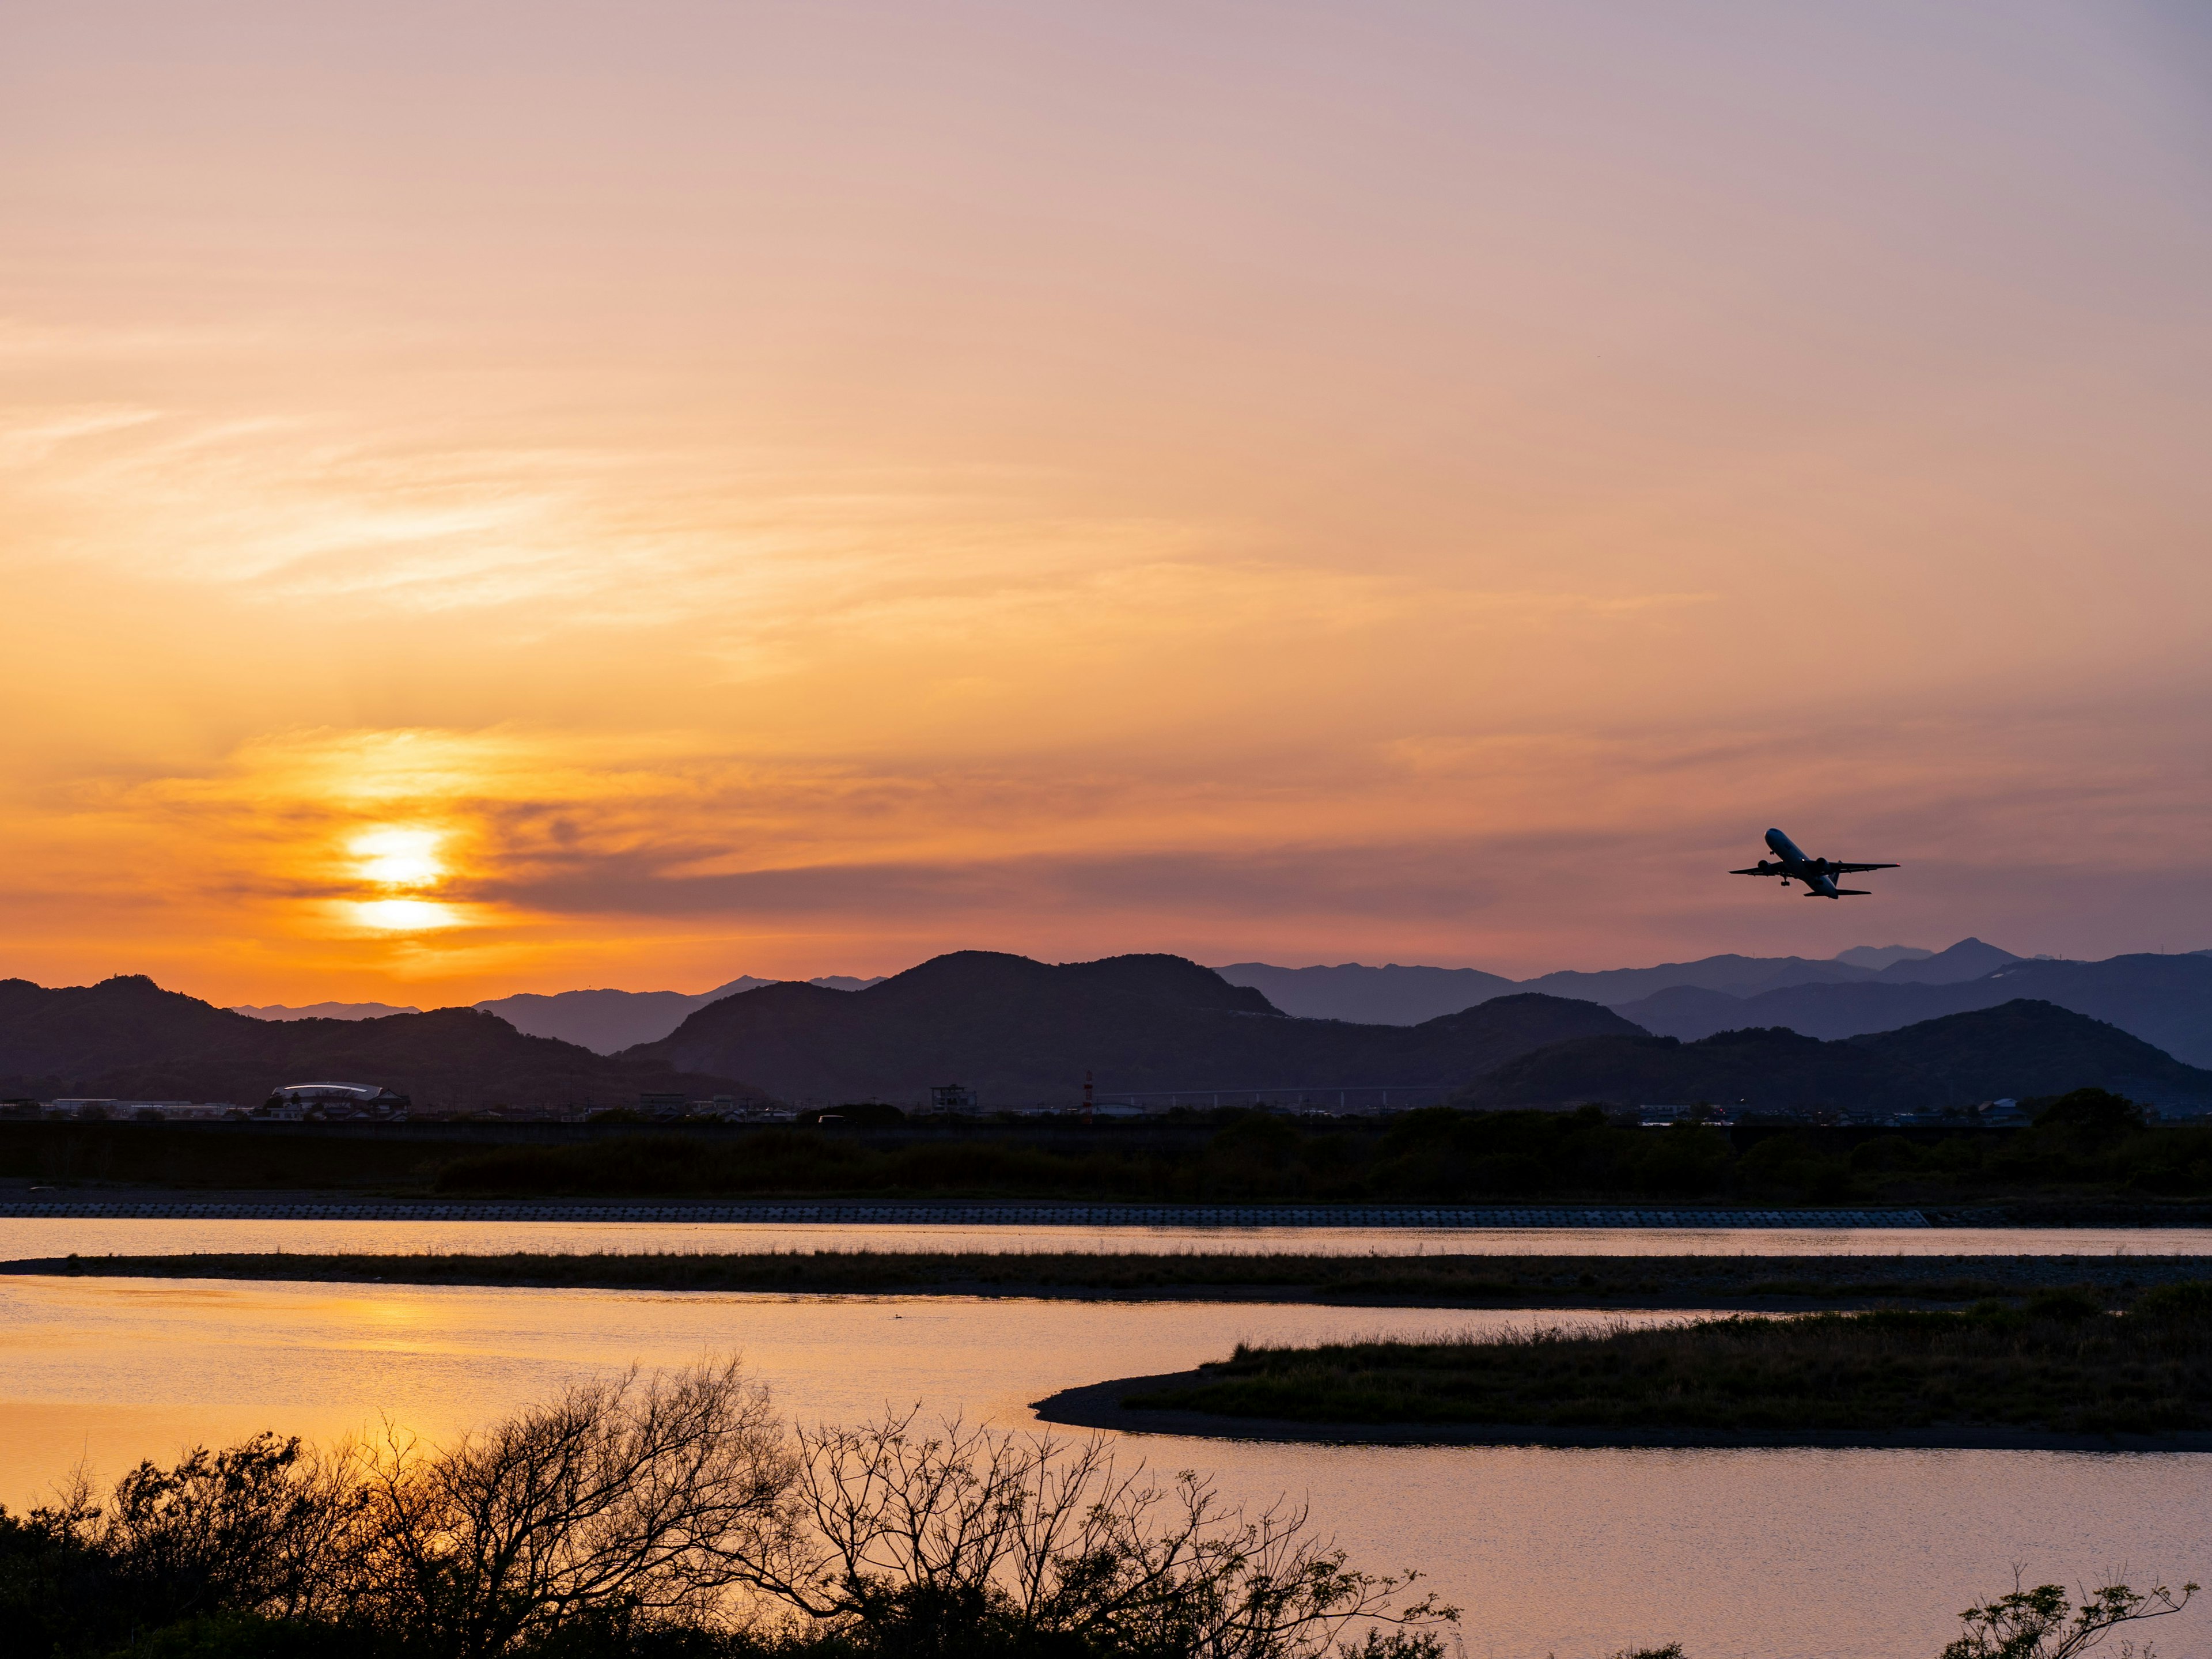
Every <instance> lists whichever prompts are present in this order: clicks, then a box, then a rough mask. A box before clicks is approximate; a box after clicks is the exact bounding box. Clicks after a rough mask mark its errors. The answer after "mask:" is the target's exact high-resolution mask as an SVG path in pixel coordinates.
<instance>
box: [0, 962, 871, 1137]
mask: <svg viewBox="0 0 2212 1659" xmlns="http://www.w3.org/2000/svg"><path fill="white" fill-rule="evenodd" d="M824 994H834V993H824ZM327 1081H338V1082H361V1083H376V1084H381V1085H384V1086H386V1087H387V1088H390V1089H392V1090H394V1091H397V1092H398V1093H401V1094H404V1095H408V1096H410V1097H412V1098H413V1099H414V1101H415V1103H416V1105H417V1106H418V1107H422V1108H438V1109H447V1110H475V1109H482V1108H484V1107H489V1106H496V1105H507V1104H518V1105H547V1104H553V1105H558V1104H574V1105H579V1106H581V1105H586V1104H592V1105H600V1106H619V1105H623V1104H628V1103H634V1102H635V1098H636V1097H637V1095H638V1094H639V1093H640V1092H641V1091H652V1092H683V1093H686V1094H692V1095H713V1094H717V1093H720V1094H735V1095H739V1096H751V1095H757V1094H758V1093H759V1092H760V1091H758V1090H757V1088H755V1087H754V1086H753V1085H750V1084H747V1083H741V1082H737V1081H735V1080H733V1079H729V1078H727V1077H723V1076H715V1075H708V1074H704V1073H690V1074H685V1073H677V1072H675V1071H673V1070H671V1068H669V1067H668V1066H664V1065H659V1064H657V1063H655V1062H653V1061H651V1060H611V1059H608V1058H606V1057H605V1056H603V1055H599V1054H593V1053H592V1052H591V1051H590V1050H589V1049H586V1048H578V1047H576V1046H575V1045H574V1044H573V1043H567V1042H555V1041H553V1040H552V1039H550V1038H548V1037H534V1036H525V1035H523V1034H522V1033H521V1032H520V1031H518V1030H515V1029H514V1028H513V1026H512V1025H510V1024H507V1022H506V1021H505V1020H503V1019H501V1018H499V1017H498V1016H496V1015H495V1014H488V1013H483V1012H478V1011H477V1010H475V1009H472V1008H435V1009H432V1010H431V1011H429V1012H428V1013H420V1014H392V1015H387V1016H386V1017H384V1018H380V1019H359V1020H355V1019H296V1020H286V1021H281V1022H279V1021H270V1020H261V1019H254V1018H250V1017H249V1016H247V1015H245V1014H238V1013H233V1012H230V1011H229V1010H228V1009H223V1008H217V1007H216V1006H213V1005H212V1004H210V1003H206V1002H203V1001H201V1000H199V999H198V998H197V997H190V996H186V995H185V994H183V993H181V992H177V991H165V990H163V989H162V988H161V987H160V986H158V985H156V984H155V983H154V981H152V980H150V979H149V978H147V977H146V976H145V975H143V974H133V975H123V976H121V977H118V978H115V979H110V980H106V981H102V982H101V983H100V984H98V985H89V986H65V987H55V988H48V987H44V986H40V985H34V984H33V983H31V982H30V981H27V980H21V979H11V980H5V981H0V1092H4V1093H6V1094H8V1095H11V1096H28V1097H33V1098H39V1099H52V1098H54V1097H57V1096H65V1095H84V1096H93V1097H113V1098H118V1099H137V1100H148V1099H153V1100H207V1101H228V1102H231V1103H234V1104H238V1105H245V1106H252V1105H258V1104H259V1103H261V1102H262V1101H263V1100H264V1099H266V1098H267V1097H268V1096H269V1093H270V1091H271V1090H273V1089H276V1088H277V1087H280V1086H281V1085H284V1084H288V1083H306V1082H327Z"/></svg>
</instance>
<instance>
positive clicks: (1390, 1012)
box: [1218, 939, 2020, 1025]
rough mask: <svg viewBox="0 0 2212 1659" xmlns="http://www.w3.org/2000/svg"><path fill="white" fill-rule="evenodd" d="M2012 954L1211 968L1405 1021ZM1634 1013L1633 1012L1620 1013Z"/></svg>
mask: <svg viewBox="0 0 2212 1659" xmlns="http://www.w3.org/2000/svg"><path fill="white" fill-rule="evenodd" d="M2018 960H2020V958H2019V957H2015V956H2014V955H2013V954H2012V952H2010V951H2000V950H1998V949H1997V948H1996V946H1995V945H1984V944H1983V943H1982V942H1981V940H1979V939H1961V940H1960V941H1959V943H1958V944H1956V945H1953V946H1952V947H1951V948H1950V949H1949V950H1948V951H1923V950H1920V949H1918V948H1917V947H1915V946H1912V945H1858V946H1856V947H1854V948H1853V949H1851V950H1849V951H1844V953H1843V954H1842V955H1841V956H1839V957H1834V958H1832V959H1830V960H1825V961H1824V960H1820V959H1817V958H1814V957H1742V956H1721V957H1700V958H1699V960H1697V961H1695V962H1665V963H1660V964H1659V965H1658V966H1657V967H1656V968H1608V969H1599V970H1597V971H1595V972H1589V973H1584V972H1577V971H1575V970H1572V969H1566V970H1562V971H1561V972H1559V973H1555V974H1545V975H1541V977H1539V978H1536V979H1528V980H1518V981H1516V980H1510V979H1505V978H1503V977H1501V976H1500V975H1497V974H1486V973H1484V972H1482V971H1481V970H1480V969H1475V968H1408V967H1401V966H1399V965H1398V964H1397V963H1390V964H1389V966H1387V967H1382V968H1369V967H1366V966H1364V965H1363V964H1361V963H1356V962H1347V963H1341V964H1340V965H1338V966H1336V967H1334V968H1278V967H1275V966H1273V964H1271V963H1264V962H1239V963H1231V965H1230V966H1228V967H1226V968H1224V969H1219V970H1218V971H1219V973H1220V975H1221V976H1222V977H1223V978H1224V979H1225V980H1227V981H1229V982H1230V983H1231V985H1249V986H1252V987H1255V988H1256V989H1258V990H1260V991H1261V992H1263V993H1265V994H1266V995H1267V999H1268V1000H1269V1001H1271V1002H1273V1004H1274V1005H1275V1006H1277V1007H1278V1008H1280V1009H1281V1010H1282V1011H1283V1012H1285V1013H1289V1014H1297V1015H1300V1016H1302V1017H1303V1018H1308V1019H1349V1020H1357V1021H1361V1022H1364V1023H1367V1024H1378V1025H1414V1024H1419V1023H1420V1022H1421V1021H1422V1020H1425V1019H1434V1018H1436V1017H1437V1015H1438V1014H1445V1013H1451V1012H1455V1011H1457V1010H1458V1009H1461V1008H1471V1007H1474V1006H1476V1005H1477V1004H1479V1003H1483V1002H1487V1001H1488V1000H1490V999H1492V997H1499V996H1504V995H1506V994H1510V993H1511V992H1515V991H1537V992H1541V993H1542V994H1544V995H1546V996H1558V997H1572V998H1574V999H1576V1000H1578V1001H1583V1002H1597V1003H1602V1004H1604V1005H1606V1006H1607V1007H1622V1006H1626V1005H1627V1004H1630V1003H1634V1002H1638V1001H1639V1000H1641V999H1644V998H1646V997H1650V996H1654V995H1656V994H1658V993H1660V992H1663V991H1668V990H1672V989H1674V987H1680V986H1691V987H1697V988H1699V989H1702V990H1707V991H1717V992H1721V993H1723V994H1727V995H1729V996H1732V997H1747V996H1756V995H1758V994H1759V993H1761V992H1765V991H1771V990H1774V989H1777V988H1778V987H1783V986H1788V985H1816V984H1833V985H1856V984H1862V983H1882V984H1893V983H1896V982H1899V981H1907V980H1910V981H1922V982H1925V983H1929V984H1936V983H1941V982H1944V981H1951V980H1966V979H1974V978H1977V977H1978V976H1980V975H1984V974H1986V973H1988V972H1989V971H1990V969H1993V968H1996V967H1998V966H2000V965H2001V964H2002V963H2008V962H2017V961H2018ZM1630 1018H1635V1016H1634V1015H1631V1016H1630Z"/></svg>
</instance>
